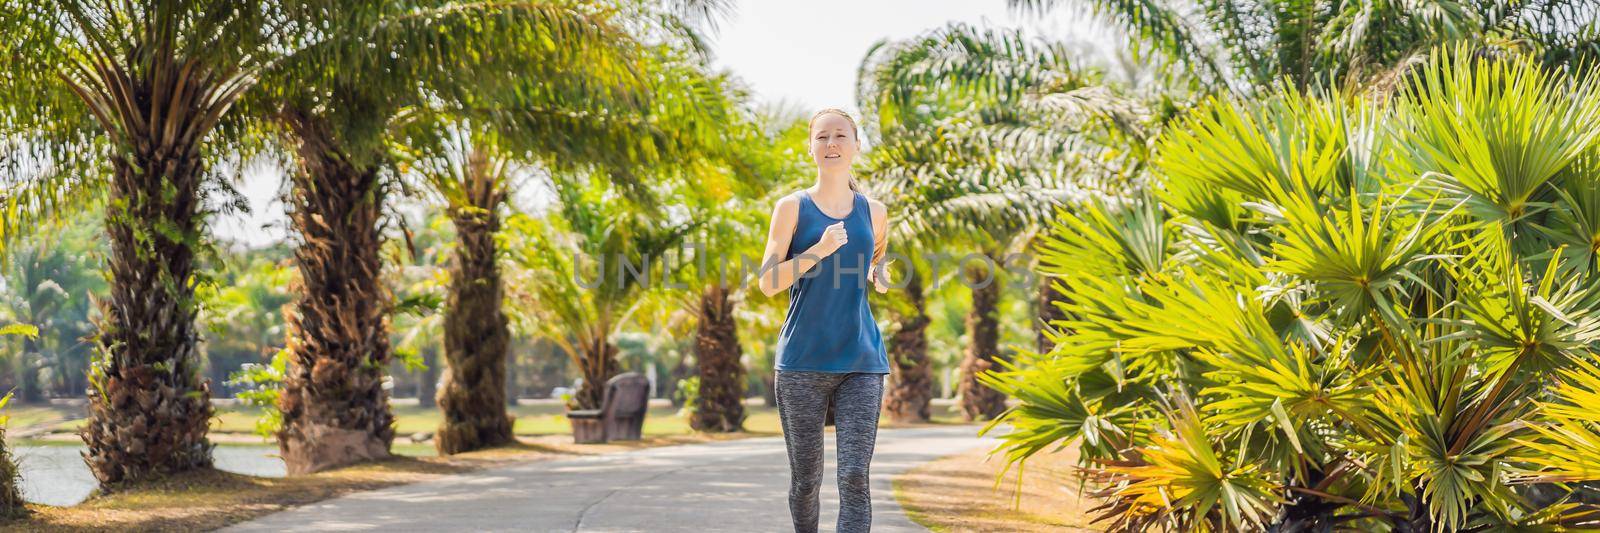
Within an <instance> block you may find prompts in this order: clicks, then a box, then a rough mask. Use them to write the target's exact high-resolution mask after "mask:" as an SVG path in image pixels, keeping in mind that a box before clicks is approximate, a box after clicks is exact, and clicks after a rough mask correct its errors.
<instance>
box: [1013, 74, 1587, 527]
mask: <svg viewBox="0 0 1600 533" xmlns="http://www.w3.org/2000/svg"><path fill="white" fill-rule="evenodd" d="M1430 56H1431V58H1430V59H1429V60H1428V61H1427V63H1426V64H1425V65H1423V66H1422V67H1421V68H1419V69H1417V71H1416V72H1415V73H1414V74H1411V75H1408V78H1407V79H1406V80H1405V83H1404V84H1403V85H1402V86H1403V87H1405V89H1404V91H1403V92H1401V93H1400V95H1399V96H1398V97H1397V99H1396V101H1394V102H1393V103H1392V104H1391V103H1387V102H1374V101H1367V100H1362V99H1359V98H1355V97H1352V96H1350V95H1348V94H1342V93H1337V92H1334V93H1316V94H1307V93H1303V92H1300V91H1296V90H1294V89H1292V88H1283V89H1280V90H1279V91H1278V92H1275V93H1274V94H1272V95H1271V96H1270V97H1269V98H1268V99H1267V100H1265V101H1261V102H1255V103H1248V102H1243V101H1237V100H1231V99H1228V100H1216V101H1213V102H1211V103H1209V104H1208V105H1206V106H1205V107H1204V108H1203V109H1202V110H1201V112H1200V113H1197V114H1195V115H1192V116H1190V117H1188V118H1186V119H1185V120H1183V121H1182V122H1181V123H1180V124H1178V125H1177V126H1176V127H1174V128H1173V129H1172V130H1170V131H1169V132H1168V134H1167V135H1166V136H1165V137H1164V139H1163V140H1162V141H1161V144H1160V146H1159V149H1158V153H1160V154H1163V155H1162V157H1161V158H1160V160H1159V161H1160V162H1159V164H1158V167H1157V169H1156V172H1155V174H1156V175H1157V176H1158V177H1159V184H1158V186H1157V187H1156V189H1157V192H1156V193H1155V194H1153V195H1152V198H1147V199H1140V200H1134V201H1124V202H1121V203H1105V204H1102V205H1099V206H1097V207H1095V208H1093V209H1089V210H1086V211H1084V212H1081V213H1079V214H1069V215H1067V216H1064V217H1062V219H1061V221H1060V223H1059V224H1058V225H1056V226H1055V227H1054V228H1052V230H1051V233H1050V237H1049V238H1047V239H1046V242H1047V243H1048V245H1047V249H1048V254H1047V255H1046V256H1045V257H1044V258H1042V263H1043V264H1044V265H1045V266H1046V268H1048V269H1050V270H1051V271H1053V272H1054V273H1055V274H1056V275H1058V276H1059V277H1060V280H1061V281H1062V284H1063V285H1065V286H1066V287H1067V288H1068V289H1069V290H1068V291H1067V292H1066V294H1067V297H1068V303H1067V305H1066V306H1067V310H1068V311H1069V313H1068V316H1069V318H1068V319H1066V320H1064V321H1062V322H1061V323H1060V324H1059V325H1060V326H1062V327H1061V328H1060V333H1058V334H1056V335H1055V338H1054V340H1055V341H1057V342H1056V345H1055V347H1054V349H1053V351H1052V352H1051V353H1049V354H1044V355H1040V356H1037V357H1031V358H1028V359H1027V360H1025V361H1021V362H1019V363H1018V364H1014V365H1007V366H1008V370H1007V371H1004V372H1000V373H995V374H990V375H986V376H985V378H984V379H985V381H986V382H988V383H990V384H991V385H993V386H995V387H997V388H999V389H1002V390H1005V391H1006V392H1007V393H1009V394H1011V395H1013V396H1015V397H1017V398H1018V399H1019V400H1020V403H1019V405H1017V406H1016V407H1015V408H1013V409H1011V410H1009V411H1008V412H1007V414H1006V415H1005V416H1003V417H1002V418H1000V419H999V420H997V421H996V424H997V423H999V422H1001V421H1004V422H1008V423H1010V424H1011V426H1012V427H1013V431H1011V432H1010V433H1008V434H1006V435H1005V436H1003V437H1002V438H1003V439H1004V440H1005V445H1004V449H1005V453H1006V455H1007V456H1008V460H1009V461H1011V462H1013V463H1015V462H1017V461H1022V460H1025V459H1026V458H1028V457H1029V456H1031V455H1033V454H1035V453H1037V452H1039V451H1041V450H1045V449H1048V448H1050V447H1052V446H1054V445H1057V444H1060V443H1065V442H1069V441H1072V440H1074V439H1077V440H1079V442H1080V447H1081V451H1082V457H1083V462H1084V466H1085V467H1087V468H1088V471H1089V472H1090V475H1089V476H1088V479H1089V481H1090V482H1091V483H1092V484H1093V485H1094V487H1095V488H1097V489H1099V490H1098V491H1097V492H1096V493H1095V494H1096V496H1097V497H1099V498H1101V499H1103V500H1104V505H1102V506H1101V507H1100V508H1099V512H1100V514H1101V518H1102V519H1103V520H1106V521H1107V522H1108V523H1109V524H1110V526H1111V527H1112V529H1115V530H1125V531H1134V530H1141V531H1142V530H1148V529H1171V530H1179V529H1181V530H1199V529H1264V530H1274V531H1291V530H1292V531H1307V530H1320V529H1330V528H1352V529H1360V530H1374V531H1383V530H1387V531H1424V530H1428V531H1434V530H1450V531H1459V530H1513V529H1527V528H1536V527H1543V528H1554V527H1566V528H1575V529H1582V528H1588V527H1594V526H1596V525H1597V523H1596V518H1595V517H1596V516H1600V514H1597V511H1600V509H1597V508H1596V506H1595V504H1594V503H1593V500H1592V495H1591V494H1590V492H1589V491H1592V488H1589V487H1592V485H1586V484H1592V483H1593V482H1595V481H1600V475H1597V474H1596V472H1595V470H1594V469H1593V468H1592V466H1586V465H1593V464H1595V462H1596V461H1600V417H1596V416H1595V414H1594V410H1593V409H1592V408H1590V407H1588V406H1589V405H1591V404H1593V403H1594V401H1595V398H1597V397H1600V396H1597V395H1600V361H1596V359H1595V357H1594V352H1595V349H1596V348H1597V347H1600V346H1597V345H1596V343H1597V342H1600V329H1597V326H1600V321H1597V320H1596V319H1595V317H1594V316H1593V312H1594V309H1595V305H1596V303H1597V302H1600V285H1596V282H1595V280H1596V275H1597V274H1600V271H1596V269H1595V268H1596V263H1595V261H1594V257H1595V248H1594V245H1593V243H1594V242H1596V241H1595V240H1593V239H1594V237H1595V236H1596V235H1600V231H1597V230H1596V228H1595V226H1594V225H1593V224H1591V223H1590V221H1592V220H1594V218H1593V217H1594V215H1595V214H1596V207H1597V205H1600V204H1597V203H1596V201H1595V200H1596V198H1600V196H1597V195H1596V191H1600V186H1597V185H1596V184H1597V183H1600V165H1597V162H1600V133H1597V132H1595V131H1594V129H1593V128H1592V127H1590V126H1589V124H1592V123H1593V122H1594V121H1595V120H1596V119H1597V118H1600V82H1597V81H1596V79H1594V78H1581V79H1580V78H1572V77H1569V76H1567V75H1565V74H1563V73H1560V72H1551V71H1549V70H1546V69H1545V68H1543V66H1542V65H1541V63H1540V62H1539V61H1538V60H1537V59H1536V58H1531V57H1515V58H1508V59H1494V58H1489V57H1484V56H1481V55H1476V54H1473V53H1471V52H1469V51H1467V50H1464V49H1455V50H1453V51H1447V52H1441V53H1433V54H1430ZM1574 244H1579V245H1577V246H1574ZM991 427H993V426H991ZM1173 494H1183V495H1186V496H1183V497H1178V498H1170V497H1167V496H1165V495H1173Z"/></svg>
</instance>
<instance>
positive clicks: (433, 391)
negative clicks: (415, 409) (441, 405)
mask: <svg viewBox="0 0 1600 533" xmlns="http://www.w3.org/2000/svg"><path fill="white" fill-rule="evenodd" d="M422 364H423V365H425V366H424V368H423V369H422V372H421V375H419V376H417V406H419V407H422V408H423V409H432V408H434V407H435V406H437V405H438V403H437V402H436V400H437V398H436V396H438V394H439V365H441V364H444V360H443V359H440V358H439V349H438V348H436V347H432V346H430V347H428V348H427V349H425V350H423V351H422Z"/></svg>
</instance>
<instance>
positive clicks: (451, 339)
mask: <svg viewBox="0 0 1600 533" xmlns="http://www.w3.org/2000/svg"><path fill="white" fill-rule="evenodd" d="M491 194H492V193H491ZM498 198H499V197H498V195H495V196H494V198H486V199H485V200H487V201H486V202H485V203H484V205H483V206H482V207H468V208H456V209H451V210H450V219H451V221H452V222H454V223H455V226H456V238H457V240H458V243H457V245H456V251H455V257H454V258H453V260H452V261H451V264H450V295H449V297H448V298H449V301H448V302H447V304H446V306H445V315H444V339H445V341H444V343H445V350H444V356H445V359H446V360H447V361H449V364H447V365H446V370H447V371H446V372H445V376H444V390H443V391H442V392H441V393H440V394H439V407H440V408H441V409H442V410H443V411H444V420H443V421H442V422H441V423H440V424H439V432H438V439H437V441H436V445H437V446H438V448H439V453H441V454H455V453H461V452H467V451H472V450H477V449H481V448H487V447H490V446H499V445H502V444H505V443H508V442H511V441H512V436H511V427H512V420H511V417H510V416H508V415H507V414H506V353H507V345H508V343H509V342H510V339H511V332H510V330H509V329H507V326H506V316H505V313H504V312H502V311H501V304H502V302H503V301H504V299H505V295H504V287H503V286H502V283H501V279H500V265H499V263H498V262H497V261H496V253H495V243H494V238H495V233H496V232H499V231H500V217H499V215H498V213H497V212H496V211H495V209H496V208H497V207H499V201H498Z"/></svg>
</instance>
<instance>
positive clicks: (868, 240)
mask: <svg viewBox="0 0 1600 533" xmlns="http://www.w3.org/2000/svg"><path fill="white" fill-rule="evenodd" d="M857 133H858V132H857V130H856V123H855V120H854V119H852V118H850V115H848V114H846V113H845V112H844V111H840V110H838V109H824V110H822V111H819V112H817V114H816V115H814V116H812V117H811V128H810V135H809V137H808V138H809V139H810V140H809V144H810V152H811V158H812V159H813V160H815V161H816V164H817V181H816V184H815V185H813V186H811V187H810V188H808V189H804V190H801V191H797V192H795V193H793V194H790V195H788V196H785V197H784V198H783V199H781V200H779V201H778V205H777V206H776V207H774V208H773V210H772V223H771V225H770V226H769V230H768V233H767V248H766V251H765V252H764V253H763V258H762V270H761V273H760V276H758V277H759V283H760V285H761V292H763V293H766V295H767V296H772V295H775V294H777V293H778V292H779V291H782V290H784V289H789V311H788V315H787V316H786V317H785V318H784V322H783V330H782V332H781V333H780V334H779V337H778V354H777V365H776V368H777V376H776V378H775V380H774V381H775V382H776V395H777V397H778V415H779V417H780V418H781V419H782V421H783V439H784V443H785V444H786V445H787V447H788V450H789V474H790V481H789V515H790V518H792V519H793V521H794V530H795V531H796V532H797V533H811V532H814V531H816V530H817V515H818V512H819V509H818V507H819V505H820V499H821V495H820V493H819V489H820V486H821V485H822V468H823V462H822V427H823V424H824V419H825V417H826V416H827V411H828V405H829V404H830V403H831V404H832V405H833V411H834V426H835V436H836V437H837V438H836V440H837V446H836V448H837V449H836V453H837V458H838V464H839V472H838V477H839V529H838V530H839V532H840V533H855V532H864V531H869V530H870V529H871V527H872V496H871V492H870V490H869V487H868V467H869V466H870V465H871V463H872V449H873V445H874V443H875V441H876V439H877V436H878V409H879V405H881V403H882V399H883V376H884V375H885V374H888V373H889V360H888V357H887V356H886V355H885V354H884V351H883V336H882V334H881V332H879V331H878V325H877V322H875V321H874V320H873V318H872V310H871V308H869V307H868V306H867V292H866V286H867V284H868V283H869V280H870V283H872V284H873V285H875V286H876V289H877V290H878V292H885V291H887V290H888V284H889V279H888V273H887V269H885V268H884V267H883V265H882V264H880V261H881V258H882V257H883V253H884V243H885V242H886V233H887V230H888V224H889V223H888V220H889V215H888V209H887V208H885V207H884V205H883V204H882V203H880V202H878V201H876V200H872V199H870V198H867V197H866V196H863V195H862V194H861V193H860V192H859V190H858V189H857V187H856V184H855V178H854V177H853V176H851V174H850V165H851V162H852V161H853V160H854V159H855V156H856V153H857V152H859V151H860V149H861V143H860V140H859V139H858V138H857Z"/></svg>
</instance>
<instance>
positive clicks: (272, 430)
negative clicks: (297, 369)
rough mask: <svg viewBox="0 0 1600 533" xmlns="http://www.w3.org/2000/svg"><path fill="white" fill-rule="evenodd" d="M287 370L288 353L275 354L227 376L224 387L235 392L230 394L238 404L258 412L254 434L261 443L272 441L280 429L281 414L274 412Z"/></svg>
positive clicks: (276, 409) (281, 425)
mask: <svg viewBox="0 0 1600 533" xmlns="http://www.w3.org/2000/svg"><path fill="white" fill-rule="evenodd" d="M288 367H289V352H288V350H282V349H280V350H278V352H277V353H275V354H273V356H272V360H271V362H269V363H267V364H259V363H245V364H244V366H242V367H240V368H239V370H237V371H234V372H233V373H232V374H230V375H229V376H228V386H230V387H235V388H237V389H238V391H239V392H237V393H235V394H234V397H235V398H238V399H239V401H240V402H242V403H244V404H245V405H247V406H250V407H253V408H257V409H260V410H261V415H260V416H259V417H257V418H256V423H255V433H256V435H259V436H260V437H261V438H262V439H272V438H275V437H276V436H277V434H278V431H279V430H281V429H283V412H282V411H280V410H278V397H279V396H280V395H282V393H283V378H284V373H285V372H287V371H288Z"/></svg>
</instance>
